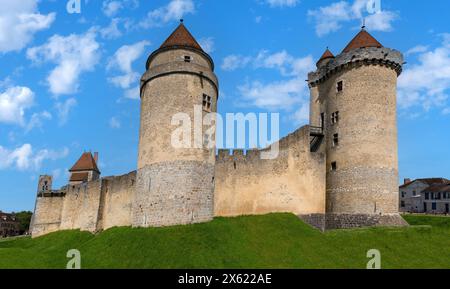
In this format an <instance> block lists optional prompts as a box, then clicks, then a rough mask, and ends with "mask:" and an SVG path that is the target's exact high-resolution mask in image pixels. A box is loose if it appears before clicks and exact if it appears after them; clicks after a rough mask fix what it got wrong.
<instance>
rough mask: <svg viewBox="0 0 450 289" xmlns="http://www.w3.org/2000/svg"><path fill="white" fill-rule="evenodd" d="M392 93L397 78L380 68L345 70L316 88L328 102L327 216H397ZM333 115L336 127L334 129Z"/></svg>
mask: <svg viewBox="0 0 450 289" xmlns="http://www.w3.org/2000/svg"><path fill="white" fill-rule="evenodd" d="M339 81H342V82H343V90H342V91H341V92H338V91H337V89H336V87H337V83H338V82H339ZM396 87H397V72H396V71H394V70H393V69H391V68H387V67H383V66H379V65H373V66H368V65H362V66H359V67H354V68H352V69H348V70H347V69H345V70H343V71H341V72H339V73H336V74H335V75H333V76H332V77H330V78H329V79H328V80H327V81H326V82H325V83H323V84H322V85H321V86H320V88H319V90H320V95H321V97H323V98H326V99H325V100H324V103H325V104H326V105H325V119H326V124H325V132H326V133H325V134H326V150H327V170H328V174H327V212H328V213H340V214H341V213H344V214H391V213H398V159H397V121H396ZM336 111H339V121H338V122H337V123H335V124H332V123H331V116H332V113H333V112H336ZM334 134H338V138H339V143H338V144H337V145H336V144H334V141H333V138H334ZM332 162H336V165H337V169H336V171H332V169H331V163H332Z"/></svg>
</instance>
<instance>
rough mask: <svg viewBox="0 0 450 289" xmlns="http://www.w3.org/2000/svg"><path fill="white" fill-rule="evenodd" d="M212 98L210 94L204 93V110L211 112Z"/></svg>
mask: <svg viewBox="0 0 450 289" xmlns="http://www.w3.org/2000/svg"><path fill="white" fill-rule="evenodd" d="M211 107H212V98H211V96H209V95H206V94H203V110H205V111H207V112H211Z"/></svg>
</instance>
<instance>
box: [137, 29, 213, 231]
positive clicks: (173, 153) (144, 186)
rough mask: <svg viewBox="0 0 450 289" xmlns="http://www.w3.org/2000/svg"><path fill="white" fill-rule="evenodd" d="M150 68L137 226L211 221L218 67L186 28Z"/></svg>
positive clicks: (143, 111)
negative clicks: (213, 117) (213, 116)
mask: <svg viewBox="0 0 450 289" xmlns="http://www.w3.org/2000/svg"><path fill="white" fill-rule="evenodd" d="M146 68H147V71H146V73H145V74H144V75H143V77H142V80H141V127H140V139H139V156H138V172H137V181H136V182H137V183H136V190H135V197H134V201H133V208H132V214H133V216H132V217H133V226H136V227H149V226H168V225H178V224H188V223H196V222H203V221H208V220H211V219H212V218H213V213H214V205H213V200H214V197H213V193H214V165H215V136H214V135H209V134H207V133H209V132H211V128H214V126H215V124H214V123H213V122H211V123H210V125H208V124H206V125H203V122H202V120H203V118H204V117H205V116H206V115H208V114H209V113H211V112H216V111H217V98H218V81H217V78H216V76H215V74H214V63H213V61H212V59H211V57H210V56H209V55H208V54H206V53H205V52H204V51H203V50H202V48H201V47H200V45H199V44H198V43H197V41H196V40H195V39H194V37H193V36H192V35H191V34H190V33H189V31H188V30H187V29H186V27H185V26H184V25H183V24H182V23H181V24H180V25H179V27H178V28H177V29H176V30H175V31H174V32H173V33H172V34H171V35H170V37H169V38H168V39H167V40H166V41H165V42H164V43H163V45H162V46H161V47H160V48H159V49H158V50H156V51H155V52H153V53H152V54H151V55H150V57H149V58H148V61H147V66H146ZM208 130H209V131H208ZM180 132H181V133H180ZM208 136H209V137H208ZM183 137H184V138H183ZM180 144H181V145H180Z"/></svg>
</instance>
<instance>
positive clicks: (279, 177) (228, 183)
mask: <svg viewBox="0 0 450 289" xmlns="http://www.w3.org/2000/svg"><path fill="white" fill-rule="evenodd" d="M279 149H280V152H279V156H278V157H277V158H275V159H273V160H264V159H261V157H260V151H249V152H248V153H247V155H244V153H243V151H239V150H237V151H234V153H233V155H230V154H229V151H228V150H221V151H219V155H218V157H217V160H216V189H215V200H214V203H215V215H216V216H238V215H254V214H266V213H273V212H290V213H294V214H297V215H303V214H313V213H324V212H325V156H324V154H323V153H320V152H318V153H311V152H310V133H309V127H308V126H305V127H303V128H301V129H299V130H297V131H296V132H294V133H293V134H291V135H289V136H287V137H286V138H283V139H282V140H280V142H279Z"/></svg>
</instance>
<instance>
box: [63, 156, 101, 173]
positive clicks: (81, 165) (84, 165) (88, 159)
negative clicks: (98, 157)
mask: <svg viewBox="0 0 450 289" xmlns="http://www.w3.org/2000/svg"><path fill="white" fill-rule="evenodd" d="M77 171H96V172H98V173H100V171H99V169H98V167H97V163H96V162H95V160H94V157H93V156H92V154H91V153H90V152H89V153H83V155H82V156H81V157H80V159H79V160H78V161H77V162H76V163H75V165H74V166H73V167H72V168H71V169H70V170H69V172H77Z"/></svg>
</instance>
